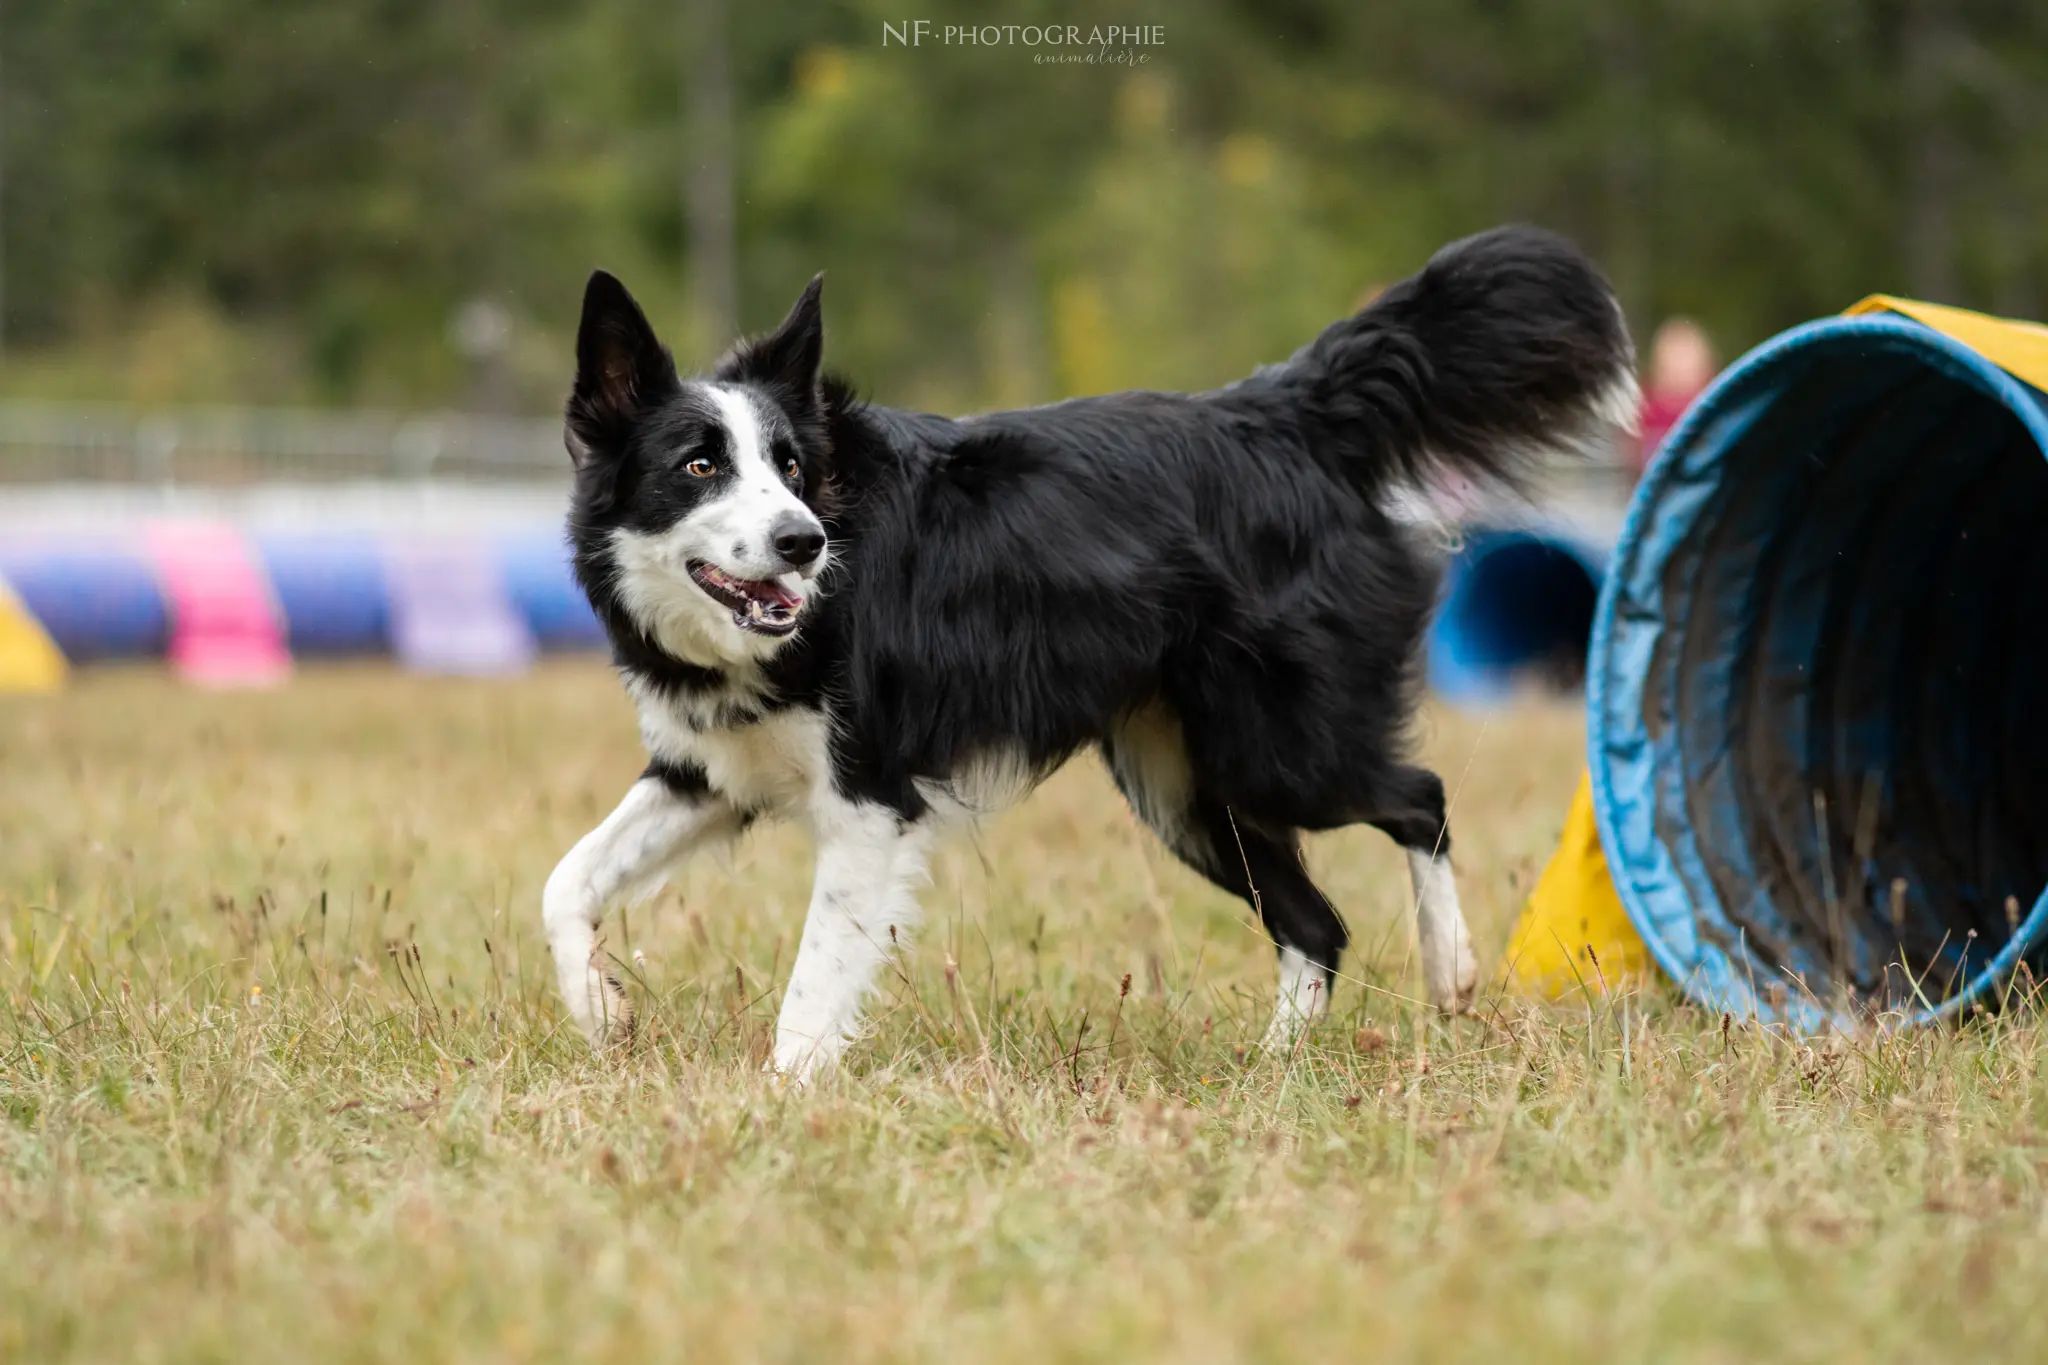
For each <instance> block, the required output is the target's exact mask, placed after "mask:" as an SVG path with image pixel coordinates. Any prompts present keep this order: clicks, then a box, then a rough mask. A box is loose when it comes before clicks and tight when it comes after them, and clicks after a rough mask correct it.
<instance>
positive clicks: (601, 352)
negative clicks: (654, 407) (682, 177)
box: [567, 270, 677, 467]
mask: <svg viewBox="0 0 2048 1365" xmlns="http://www.w3.org/2000/svg"><path fill="white" fill-rule="evenodd" d="M676 384H677V380H676V365H675V361H674V360H673V359H672V358H671V357H670V356H669V353H668V350H667V349H666V348H665V347H663V346H662V344H661V342H660V340H659V339H657V338H656V337H655V335H654V329H653V328H652V327H650V326H648V324H647V315H646V314H645V313H643V312H641V311H640V305H639V304H637V303H635V302H634V301H633V296H632V295H631V294H629V293H627V292H626V286H625V285H623V284H620V283H619V281H618V278H617V277H616V276H614V275H611V274H609V273H608V272H606V271H603V270H596V271H592V272H591V275H590V283H589V284H587V285H585V286H584V288H583V321H582V323H581V324H580V325H579V326H578V327H577V329H576V387H575V388H574V389H573V390H571V391H570V394H569V421H568V433H567V434H568V443H569V457H570V458H571V459H573V460H574V461H575V462H576V464H577V465H578V466H579V467H581V466H582V465H584V464H586V463H588V462H589V461H590V460H591V459H593V458H606V457H611V456H615V455H616V454H618V452H619V450H620V449H621V447H622V446H623V444H624V442H625V439H626V437H627V436H628V435H630V434H631V432H632V429H633V420H634V418H636V417H638V416H639V415H640V413H642V412H644V411H645V410H646V409H647V408H648V407H649V406H650V405H651V404H653V403H654V402H655V401H656V400H658V399H660V398H662V397H665V396H666V395H668V394H670V393H672V392H674V390H675V388H676Z"/></svg>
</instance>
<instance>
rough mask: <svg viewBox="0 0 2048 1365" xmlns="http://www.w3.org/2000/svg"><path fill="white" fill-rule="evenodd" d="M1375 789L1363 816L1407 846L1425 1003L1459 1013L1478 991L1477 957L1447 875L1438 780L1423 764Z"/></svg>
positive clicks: (1395, 772) (1395, 773) (1447, 839)
mask: <svg viewBox="0 0 2048 1365" xmlns="http://www.w3.org/2000/svg"><path fill="white" fill-rule="evenodd" d="M1377 787H1378V790H1377V791H1376V792H1375V797H1376V799H1375V801H1374V802H1373V808H1372V810H1371V811H1370V812H1369V813H1367V814H1366V815H1365V816H1364V819H1365V821H1366V823H1368V824H1370V825H1372V826H1374V827H1375V828H1377V829H1380V830H1383V831H1385V832H1386V834H1387V835H1388V837H1390V838H1391V839H1393V841H1394V842H1395V843H1397V844H1399V845H1401V847H1402V848H1403V849H1405V850H1407V853H1408V872H1409V875H1410V877H1411V878H1412V879H1413V880H1414V883H1415V930H1416V938H1417V939H1418V940H1419V942H1420V944H1421V948H1422V981H1423V986H1424V987H1425V989H1426V990H1427V991H1428V992H1429V1003H1430V1004H1432V1005H1434V1006H1436V1007H1437V1008H1438V1009H1440V1010H1442V1011H1443V1012H1444V1013H1446V1014H1463V1013H1464V1012H1465V1011H1466V1010H1468V1009H1470V1008H1471V1007H1472V1001H1473V999H1474V997H1475V996H1476V995H1477V994H1478V992H1479V959H1478V957H1477V955H1476V954H1474V952H1473V951H1472V935H1471V932H1470V931H1469V930H1467V929H1466V927H1465V914H1464V911H1463V910H1461V909H1460V908H1459V906H1458V884H1457V881H1456V879H1455V878H1454V877H1453V876H1452V875H1451V828H1450V825H1449V824H1448V823H1447V822H1446V819H1445V812H1444V784H1443V779H1441V778H1439V777H1438V776H1437V775H1436V774H1435V773H1433V772H1430V771H1429V770H1428V769H1426V768H1414V767H1406V766H1403V767H1397V768H1394V769H1392V770H1391V771H1389V772H1388V773H1386V774H1385V775H1384V777H1383V779H1382V780H1381V781H1380V782H1379V783H1378V784H1377Z"/></svg>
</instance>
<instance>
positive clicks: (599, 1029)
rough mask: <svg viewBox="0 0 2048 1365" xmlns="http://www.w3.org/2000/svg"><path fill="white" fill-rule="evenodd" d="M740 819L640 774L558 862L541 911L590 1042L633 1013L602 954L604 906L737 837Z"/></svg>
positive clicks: (715, 803) (642, 893)
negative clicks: (697, 852)
mask: <svg viewBox="0 0 2048 1365" xmlns="http://www.w3.org/2000/svg"><path fill="white" fill-rule="evenodd" d="M740 823H741V822H740V818H739V814H738V812H737V811H735V810H734V809H733V807H732V806H731V805H730V804H729V803H727V802H725V801H721V800H718V799H716V798H711V799H707V800H704V801H685V800H683V799H682V798H681V797H678V796H677V795H676V794H675V793H674V792H671V791H670V790H669V789H668V788H667V787H665V786H664V785H662V783H661V782H660V781H659V780H658V779H655V778H651V777H647V778H642V779H641V780H640V781H638V782H635V783H634V784H633V785H632V787H630V788H629V789H628V790H627V792H626V797H625V799H624V800H623V801H621V802H619V804H618V808H617V809H615V810H614V811H613V812H612V813H611V814H610V815H608V816H606V817H605V819H604V822H603V823H602V824H600V825H599V826H598V827H597V828H596V829H594V830H592V831H590V833H588V834H586V835H584V836H583V837H582V838H581V839H579V840H578V841H577V842H576V846H575V847H574V848H572V849H570V850H569V852H568V854H567V855H566V856H564V857H563V859H562V861H561V862H560V863H558V864H557V865H556V867H555V870H554V872H553V873H552V874H551V875H550V876H549V877H548V882H547V888H546V889H545V890H544V891H543V892H542V893H541V914H542V917H543V920H544V922H545V924H546V927H547V935H548V947H549V948H550V950H551V951H552V952H553V954H554V959H555V975H556V978H557V979H558V980H559V981H560V983H561V987H562V996H563V998H564V999H565V1000H566V1001H567V1002H568V1005H569V1013H570V1014H571V1015H572V1016H573V1017H574V1018H575V1020H576V1022H577V1024H578V1025H579V1026H580V1027H581V1028H582V1029H583V1031H584V1033H585V1034H586V1035H588V1036H589V1038H590V1040H591V1041H592V1042H594V1043H603V1042H604V1041H606V1039H607V1038H608V1037H610V1036H612V1035H615V1034H616V1033H618V1032H620V1031H622V1030H623V1028H624V1027H625V1026H626V1025H627V1024H629V1023H630V1022H631V1018H632V1016H631V1012H630V1009H629V1008H628V1006H627V1003H626V999H625V997H624V996H623V995H621V994H619V993H617V992H616V991H614V990H612V989H611V988H610V986H609V985H608V984H607V982H606V980H605V977H606V972H605V969H604V964H603V962H602V961H601V960H599V958H598V951H597V950H598V947H599V939H598V937H597V927H598V925H599V923H600V922H601V921H602V920H603V918H604V912H605V909H606V907H607V906H609V905H611V904H612V903H614V902H616V901H620V900H633V899H640V898H644V897H647V896H651V895H653V894H654V893H655V892H656V891H658V890H660V889H661V885H662V883H663V882H664V881H666V880H667V879H668V874H669V871H670V869H672V868H673V867H674V866H675V863H676V861H677V860H678V859H680V858H682V857H683V856H684V855H685V854H686V853H688V852H690V851H691V850H692V849H695V848H697V847H700V846H702V845H704V844H707V843H712V842H716V841H719V840H723V839H729V838H731V837H733V836H734V835H736V834H738V833H739V830H740Z"/></svg>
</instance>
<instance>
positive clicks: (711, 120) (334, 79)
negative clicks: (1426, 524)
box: [0, 0, 2048, 411]
mask: <svg viewBox="0 0 2048 1365" xmlns="http://www.w3.org/2000/svg"><path fill="white" fill-rule="evenodd" d="M992 17H993V18H994V19H995V21H997V22H1004V23H1015V24H1033V23H1049V22H1050V23H1059V24H1062V25H1064V24H1068V23H1072V24H1076V25H1079V26H1081V27H1082V28H1083V29H1086V28H1088V27H1091V26H1095V25H1103V24H1117V25H1137V24H1157V25H1162V26H1163V27H1164V37H1165V41H1164V42H1163V44H1160V45H1158V46H1156V47H1152V48H1148V49H1145V50H1144V52H1143V55H1145V56H1146V58H1147V60H1145V61H1144V62H1143V63H1142V64H1135V65H1058V66H1055V65H1045V64H1041V63H1039V62H1037V61H1035V60H1034V52H1035V51H1042V50H1043V49H1031V48H1026V47H1023V46H1021V45H1011V46H999V47H980V46H975V47H966V46H960V45H945V44H943V43H941V42H939V41H938V40H937V38H936V36H927V37H926V39H925V41H924V42H923V43H922V44H920V45H918V46H916V47H910V46H906V45H902V44H898V43H895V42H893V41H891V42H888V43H886V44H885V31H884V25H885V23H893V24H898V25H901V24H902V23H904V22H905V21H906V20H909V19H913V18H923V19H926V20H928V21H930V26H931V27H930V30H929V34H930V35H937V34H938V33H939V32H940V31H941V30H942V29H943V27H944V26H945V25H947V24H961V23H970V22H973V23H986V22H990V21H991V19H992ZM2044 105H2048V5H2044V4H2042V3H2040V0H1429V3H1426V4H1425V3H1385V4H1380V3H1359V0H1257V2H1256V3H1255V0H1178V2H1176V3H1168V2H1167V0H1117V2H1116V3H1115V4H1114V5H1103V4H1100V3H1092V4H1089V3H1080V2H1079V0H1013V2H1012V3H1009V4H1006V5H1005V6H1003V7H1002V13H1001V14H1000V16H991V15H990V14H989V13H988V12H987V7H986V6H973V5H969V4H966V3H964V0H923V3H921V4H918V5H915V6H912V5H909V4H908V3H907V2H906V0H884V2H882V3H866V0H851V2H850V3H849V2H847V0H833V2H828V0H782V2H781V3H777V4H775V5H763V6H747V5H740V4H737V3H733V0H596V2H594V3H590V4H586V5H573V6H572V5H565V4H561V3H550V2H549V0H432V3H421V0H182V3H177V4H170V3H163V4H138V3H135V0H11V2H10V3H9V4H8V5H7V6H6V8H5V10H4V12H0V322H4V332H0V341H4V345H5V348H6V349H5V363H4V370H0V386H4V387H5V388H6V389H7V390H8V391H10V392H14V393H22V392H42V393H68V394H93V395H100V396H110V397H129V398H137V399H142V400H168V399H178V398H197V397H206V398H230V399H235V400H239V401H252V402H266V401H304V400H309V399H310V400H315V401H327V402H379V403H394V404H421V403H441V402H456V403H460V402H482V401H492V402H505V401H509V402H511V403H513V404H515V405H516V406H519V407H522V408H525V409H528V410H533V411H545V410H547V409H549V408H551V407H552V405H553V404H554V403H555V401H556V400H557V398H558V395H559V391H560V389H561V388H562V386H563V384H564V382H565V379H566V352H567V340H568V337H569V335H570V333H571V331H572V329H573V326H574V321H575V311H576V305H577V299H578V294H579V291H580V287H581V283H582V279H583V275H584V273H585V272H586V271H587V270H588V269H589V268H590V267H591V266H593V265H597V264H603V265H606V266H609V267H611V268H612V269H615V270H617V271H619V272H621V273H622V274H623V275H624V276H625V278H626V279H627V280H628V282H629V283H630V284H631V285H632V286H633V287H634V288H635V290H636V291H637V292H638V293H639V294H640V295H641V297H642V299H643V301H644V302H645V303H646V304H647V305H648V307H649V311H650V312H651V313H652V314H653V315H654V317H655V319H656V321H657V324H658V325H660V326H662V327H664V328H665V329H666V330H667V331H668V332H669V334H670V335H671V336H672V337H673V338H674V339H675V340H676V341H677V343H678V345H677V349H678V354H679V359H681V360H682V361H683V362H684V363H685V364H686V365H687V364H695V363H701V362H702V361H703V360H704V359H705V358H706V357H707V356H709V355H710V354H712V353H714V352H715V351H716V349H717V348H718V347H719V345H720V344H721V343H722V341H723V340H724V337H723V336H722V335H717V333H721V332H722V330H723V328H722V325H721V323H720V319H721V318H722V317H723V316H725V315H728V314H735V313H736V315H737V317H738V319H739V321H740V322H741V323H743V324H744V325H746V326H748V327H759V326H762V325H765V324H767V323H769V322H771V321H772V320H773V319H774V318H775V317H777V316H778V315H779V313H780V311H781V310H782V308H783V307H784V306H785V305H786V304H787V302H788V300H789V299H790V298H791V297H792V296H793V295H794V294H795V292H796V291H797V289H798V288H799V287H800V286H801V284H802V282H803V280H804V279H806V278H807V277H808V276H809V275H810V273H811V272H812V271H814V270H817V269H821V268H822V269H824V270H826V271H827V272H828V276H829V283H828V288H827V316H828V319H829V322H830V326H831V342H830V345H831V351H832V357H831V358H832V360H833V362H834V363H835V364H836V365H838V366H839V367H841V368H842V369H845V370H847V371H848V372H850V373H851V374H852V375H854V376H855V377H856V378H857V379H858V380H859V381H860V382H861V383H862V384H863V385H864V386H865V387H866V388H868V389H869V390H870V391H872V392H874V393H876V394H877V395H878V396H881V397H884V398H887V399H890V400H893V401H899V402H908V403H925V404H930V405H935V406H963V405H974V404H987V403H1014V402H1025V401H1031V400H1035V399H1042V398H1047V397H1052V396H1057V395H1060V394H1066V393H1074V392H1083V391H1091V390H1100V389H1105V388H1112V387H1118V386H1125V385H1172V386H1200V385H1206V384H1210V383H1214V382H1218V381H1222V380H1225V379H1228V378H1230V377H1233V376H1235V375H1237V374H1239V373H1241V372H1242V371H1243V370H1244V369H1245V368H1247V367H1248V366H1250V365H1252V364H1254V363H1257V362H1260V361H1264V360H1269V359H1273V358H1276V357H1279V356H1281V355H1284V354H1286V353H1287V352H1288V351H1290V350H1292V349H1293V347H1294V346H1296V345H1297V344H1299V343H1300V342H1301V341H1302V340H1304V339H1305V338H1306V337H1307V336H1309V335H1310V334H1311V333H1312V332H1313V331H1314V330H1315V329H1316V328H1317V327H1319V326H1320V325H1322V324H1323V323H1324V322H1326V321H1328V320H1329V319H1330V318H1331V317H1333V316H1336V315H1337V314H1339V313H1341V312H1345V311H1348V310H1349V309H1351V308H1352V307H1353V306H1355V305H1356V304H1357V303H1358V302H1359V301H1360V300H1361V298H1362V297H1363V296H1364V295H1366V294H1367V293H1368V292H1369V291H1370V290H1371V289H1372V288H1373V287H1375V286H1377V285H1379V284H1381V283H1384V282H1387V281H1389V280H1392V279H1394V278H1398V277H1399V276H1400V275H1402V274H1405V273H1407V272H1408V271H1410V270H1412V269H1413V268H1414V267H1415V266H1416V265H1418V264H1419V263H1420V262H1421V261H1422V259H1423V258H1424V257H1425V256H1426V255H1427V254H1428V252H1429V251H1430V250H1431V249H1432V248H1433V247H1434V246H1435V245H1436V244H1438V243H1439V242H1441V241H1443V240H1445V239H1447V238H1450V237H1453V236H1457V235H1460V234H1463V233H1466V232H1470V231H1473V230H1475V229H1478V228H1480V227H1483V226H1486V225H1489V224H1492V223H1495V222H1498V221H1501V220H1504V219H1527V220H1533V221H1537V222H1541V223H1546V224H1549V225H1551V226H1554V227H1557V228H1560V229H1562V230H1564V231H1566V232H1568V233H1571V234H1573V235H1574V236H1576V237H1578V238H1579V239H1580V240H1582V241H1583V242H1585V243H1586V244H1587V245H1588V246H1589V247H1590V248H1591V249H1592V250H1593V251H1594V252H1595V253H1596V254H1597V255H1598V256H1599V257H1600V259H1601V260H1602V261H1603V262H1604V263H1605V265H1606V266H1607V268H1608V270H1609V271H1610V273H1611V274H1612V275H1613V276H1614V278H1615V280H1616V283H1617V285H1618V286H1619V287H1620V289H1621V291H1622V295H1623V298H1624V301H1625V303H1626V305H1627V307H1628V309H1629V311H1630V313H1631V316H1632V318H1633V319H1634V320H1635V322H1636V324H1637V326H1638V329H1639V330H1641V329H1643V328H1645V327H1646V326H1647V325H1648V324H1650V323H1652V322H1654V320H1655V319H1657V318H1658V317H1660V316H1662V315H1664V314H1667V313H1671V312H1685V313H1689V314H1692V315H1694V316H1696V317H1698V318H1700V319H1701V320H1702V321H1704V322H1705V324H1706V325H1707V326H1708V328H1709V329H1710V330H1711V331H1712V332H1713V334H1714V335H1715V336H1716V338H1717V339H1718V340H1719V341H1720V343H1721V345H1722V348H1723V350H1724V352H1727V353H1732V352H1733V351H1735V350H1738V349H1740V348H1742V347H1744V346H1747V345H1749V344H1750V343H1753V342H1755V341H1757V340H1759V339H1761V338H1762V337H1764V336H1766V335H1768V334H1770V333H1771V332H1773V331H1775V330H1777V329H1779V328H1781V327H1784V326H1787V325H1789V324H1791V323H1794V322H1798V321H1800V320H1802V319H1805V318H1808V317H1811V316H1814V315H1817V314H1820V313H1825V312H1829V311H1832V310H1835V309H1838V308H1840V307H1841V306H1842V305H1844V304H1845V303H1847V302H1849V301H1851V300H1852V299H1854V298H1856V297H1858V296H1860V295H1862V294H1864V293H1867V292H1871V291H1873V290H1888V291H1894V292H1903V293H1911V294H1917V295H1920V296H1923V297H1929V298H1935V299H1942V300H1948V301H1952V302H1958V303H1962V304H1966V305H1970V306H1975V307H1981V308H1988V309H1991V310H1993V311H1998V312H2003V313H2009V314H2017V315H2022V316H2034V317H2038V316H2040V315H2041V313H2042V311H2043V301H2044V297H2048V140H2044V139H2042V138H2041V137H2040V136H2039V134H2038V131H2037V130H2039V129H2040V128H2042V127H2048V108H2044ZM728 248H729V249H728ZM479 307H483V308H485V309H487V310H488V312H487V313H485V314H481V315H480V314H479V313H478V312H477V309H478V308H479ZM465 309H466V310H467V311H466V312H465ZM479 316H484V317H486V318H487V319H493V320H495V321H487V322H486V324H484V325H482V326H481V329H480V330H479V328H478V327H477V326H473V325H470V324H464V323H458V321H457V319H459V318H462V317H468V318H470V319H471V322H472V323H474V321H475V319H476V318H477V317H479ZM485 351H488V352H489V354H488V355H485V354H483V352H485ZM481 366H488V367H492V368H495V369H497V370H499V371H502V374H501V375H500V377H499V382H498V386H497V387H496V388H492V387H491V386H490V385H485V384H482V383H481V382H480V377H479V374H478V370H479V367H481ZM479 395H489V396H488V397H479Z"/></svg>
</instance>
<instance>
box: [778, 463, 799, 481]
mask: <svg viewBox="0 0 2048 1365" xmlns="http://www.w3.org/2000/svg"><path fill="white" fill-rule="evenodd" d="M803 476H804V470H803V466H802V465H800V464H798V463H797V462H796V461H795V460H785V461H784V462H783V465H782V477H783V478H785V479H788V480H789V481H790V482H791V483H795V482H796V481H797V480H798V479H801V478H802V477H803Z"/></svg>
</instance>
